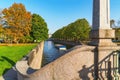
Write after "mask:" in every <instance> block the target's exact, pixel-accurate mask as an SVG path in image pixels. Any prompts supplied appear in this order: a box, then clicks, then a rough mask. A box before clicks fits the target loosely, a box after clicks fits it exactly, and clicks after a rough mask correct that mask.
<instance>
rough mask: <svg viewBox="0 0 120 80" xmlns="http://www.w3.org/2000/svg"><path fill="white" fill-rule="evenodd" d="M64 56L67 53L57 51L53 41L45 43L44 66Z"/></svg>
mask: <svg viewBox="0 0 120 80" xmlns="http://www.w3.org/2000/svg"><path fill="white" fill-rule="evenodd" d="M63 54H65V51H62V50H59V49H57V48H56V47H55V44H54V43H53V42H52V41H45V44H44V52H43V60H42V66H44V65H46V64H48V63H50V62H52V61H54V60H55V59H57V58H59V57H60V56H62V55H63Z"/></svg>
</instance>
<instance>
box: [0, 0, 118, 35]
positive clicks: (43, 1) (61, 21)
mask: <svg viewBox="0 0 120 80" xmlns="http://www.w3.org/2000/svg"><path fill="white" fill-rule="evenodd" d="M110 2H111V3H110V9H111V11H110V12H111V13H110V14H111V19H114V20H120V10H119V8H120V5H119V4H120V0H110ZM13 3H22V4H24V5H25V7H26V10H27V11H29V12H31V13H32V14H33V13H36V14H39V15H40V16H42V17H43V18H44V20H45V21H46V23H47V25H48V28H49V33H54V32H55V31H56V30H58V29H60V28H62V27H63V26H66V25H68V24H70V23H71V22H74V21H76V20H77V19H81V18H86V19H87V20H88V22H89V24H90V25H92V6H93V0H0V9H4V8H9V7H10V6H11V5H12V4H13Z"/></svg>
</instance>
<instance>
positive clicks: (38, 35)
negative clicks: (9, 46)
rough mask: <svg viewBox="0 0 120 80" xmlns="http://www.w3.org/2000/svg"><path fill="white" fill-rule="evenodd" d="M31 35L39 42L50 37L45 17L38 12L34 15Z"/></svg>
mask: <svg viewBox="0 0 120 80" xmlns="http://www.w3.org/2000/svg"><path fill="white" fill-rule="evenodd" d="M31 36H32V37H33V39H34V40H36V41H37V42H39V41H41V40H46V39H47V38H48V28H47V24H46V22H45V21H44V19H43V18H42V17H41V16H40V15H38V14H33V15H32V28H31Z"/></svg>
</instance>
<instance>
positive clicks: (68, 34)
mask: <svg viewBox="0 0 120 80" xmlns="http://www.w3.org/2000/svg"><path fill="white" fill-rule="evenodd" d="M90 29H91V28H90V26H89V23H88V21H87V20H86V19H78V20H76V21H75V22H73V23H70V24H69V25H67V26H65V27H63V28H61V29H59V30H57V31H56V32H55V33H54V34H53V36H52V37H53V38H57V39H60V38H61V37H62V38H64V40H69V41H71V40H72V41H75V42H77V41H79V40H80V41H85V40H88V39H89V32H90Z"/></svg>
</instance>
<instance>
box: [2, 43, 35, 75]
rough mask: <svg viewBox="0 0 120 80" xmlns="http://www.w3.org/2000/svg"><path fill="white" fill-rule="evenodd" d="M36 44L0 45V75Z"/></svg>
mask: <svg viewBox="0 0 120 80" xmlns="http://www.w3.org/2000/svg"><path fill="white" fill-rule="evenodd" d="M35 46H36V44H30V45H28V44H27V45H13V46H0V76H1V75H3V74H4V73H5V72H6V71H7V70H9V69H10V68H11V67H12V66H14V65H15V63H16V62H17V61H18V60H20V59H21V58H22V57H23V56H25V55H27V54H28V53H29V52H30V51H31V50H32V49H33V48H34V47H35Z"/></svg>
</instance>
